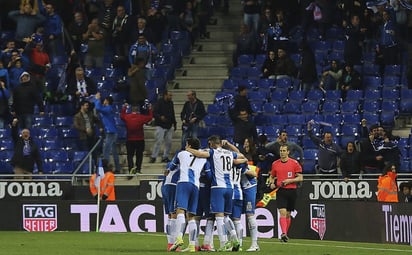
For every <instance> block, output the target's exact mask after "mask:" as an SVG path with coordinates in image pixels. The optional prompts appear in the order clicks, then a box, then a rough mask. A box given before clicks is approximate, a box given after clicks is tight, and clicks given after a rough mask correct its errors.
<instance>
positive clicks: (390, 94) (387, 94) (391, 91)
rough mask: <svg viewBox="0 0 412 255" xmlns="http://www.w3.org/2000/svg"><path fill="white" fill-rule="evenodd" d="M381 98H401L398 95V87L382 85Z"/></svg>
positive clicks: (391, 99) (393, 99)
mask: <svg viewBox="0 0 412 255" xmlns="http://www.w3.org/2000/svg"><path fill="white" fill-rule="evenodd" d="M382 99H384V101H387V100H389V101H399V100H400V99H401V98H400V95H399V89H397V88H391V87H389V88H387V87H384V88H383V89H382Z"/></svg>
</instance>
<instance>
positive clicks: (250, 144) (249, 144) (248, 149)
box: [240, 137, 259, 166]
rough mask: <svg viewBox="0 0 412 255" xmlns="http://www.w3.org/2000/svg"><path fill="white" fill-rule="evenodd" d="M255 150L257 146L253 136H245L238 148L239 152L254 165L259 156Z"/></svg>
mask: <svg viewBox="0 0 412 255" xmlns="http://www.w3.org/2000/svg"><path fill="white" fill-rule="evenodd" d="M258 139H259V137H258ZM256 150H257V148H256V144H255V142H254V141H253V138H246V139H245V140H244V142H243V146H242V147H241V148H240V152H241V153H242V154H243V155H244V156H245V157H246V158H247V160H248V164H249V165H254V166H256V164H257V163H258V160H259V158H258V154H257V151H256Z"/></svg>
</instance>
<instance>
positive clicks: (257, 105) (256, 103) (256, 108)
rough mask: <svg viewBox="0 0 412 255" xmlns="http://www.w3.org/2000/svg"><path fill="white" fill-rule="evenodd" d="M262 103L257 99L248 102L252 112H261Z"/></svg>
mask: <svg viewBox="0 0 412 255" xmlns="http://www.w3.org/2000/svg"><path fill="white" fill-rule="evenodd" d="M262 105H263V103H262V102H259V101H251V102H250V107H251V108H252V111H253V112H254V113H259V114H260V113H262Z"/></svg>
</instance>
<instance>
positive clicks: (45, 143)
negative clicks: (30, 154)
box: [41, 139, 63, 151]
mask: <svg viewBox="0 0 412 255" xmlns="http://www.w3.org/2000/svg"><path fill="white" fill-rule="evenodd" d="M41 143H42V149H43V150H44V151H48V150H59V149H62V148H63V144H62V141H61V140H58V139H54V140H48V139H47V140H42V142H41Z"/></svg>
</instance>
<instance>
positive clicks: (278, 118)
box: [268, 115, 288, 125]
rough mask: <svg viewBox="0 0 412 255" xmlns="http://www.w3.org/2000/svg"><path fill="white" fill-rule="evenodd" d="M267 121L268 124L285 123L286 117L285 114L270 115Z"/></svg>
mask: <svg viewBox="0 0 412 255" xmlns="http://www.w3.org/2000/svg"><path fill="white" fill-rule="evenodd" d="M269 121H270V123H268V125H285V123H287V121H288V118H287V116H286V115H271V116H269Z"/></svg>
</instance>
